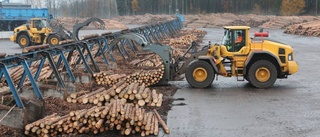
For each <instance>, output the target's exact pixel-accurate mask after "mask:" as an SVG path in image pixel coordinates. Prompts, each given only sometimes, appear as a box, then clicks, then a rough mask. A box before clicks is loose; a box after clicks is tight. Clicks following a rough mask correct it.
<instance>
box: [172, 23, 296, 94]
mask: <svg viewBox="0 0 320 137" xmlns="http://www.w3.org/2000/svg"><path fill="white" fill-rule="evenodd" d="M249 30H250V27H247V26H226V27H224V36H223V40H222V43H221V44H214V45H209V46H207V47H204V48H203V49H202V50H201V51H198V52H195V53H193V54H192V55H191V57H190V58H185V57H184V56H181V57H180V58H179V59H178V61H177V62H176V63H175V67H174V68H175V70H173V74H174V75H175V76H176V75H181V74H183V73H185V77H186V80H187V81H188V83H189V84H190V85H191V86H192V87H196V88H205V87H208V86H210V85H211V83H212V82H213V80H214V79H215V77H216V76H218V75H220V76H224V77H236V78H237V80H238V81H244V80H247V81H248V82H249V83H251V84H252V85H253V86H255V87H257V88H269V87H271V86H272V85H273V84H274V83H275V81H276V79H277V78H287V76H288V75H291V74H294V73H296V72H297V71H298V64H297V63H296V62H295V61H294V56H293V54H294V53H293V48H292V47H291V46H289V45H287V44H283V43H280V42H276V41H274V40H271V39H269V38H267V37H268V36H269V34H268V32H263V30H262V29H261V30H260V31H259V32H256V33H254V37H253V38H250V34H249ZM239 34H240V35H242V36H241V37H242V40H241V41H239V42H237V40H238V39H237V37H239V36H238V35H239ZM180 62H184V64H183V65H182V66H181V67H179V63H180Z"/></svg>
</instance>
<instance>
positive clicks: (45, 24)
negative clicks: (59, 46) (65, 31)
mask: <svg viewBox="0 0 320 137" xmlns="http://www.w3.org/2000/svg"><path fill="white" fill-rule="evenodd" d="M41 25H42V27H44V28H46V27H47V26H48V24H47V20H45V19H43V20H41Z"/></svg>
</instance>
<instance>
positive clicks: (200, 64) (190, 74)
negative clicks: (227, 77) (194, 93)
mask: <svg viewBox="0 0 320 137" xmlns="http://www.w3.org/2000/svg"><path fill="white" fill-rule="evenodd" d="M199 69H200V71H202V72H204V71H205V73H206V76H204V77H203V80H202V79H201V80H197V78H195V76H194V73H195V71H199ZM185 75H186V79H187V81H188V83H189V84H190V85H191V86H192V87H194V88H206V87H208V86H210V85H211V84H212V81H213V80H214V77H215V73H214V70H213V68H212V66H211V65H210V64H209V63H208V62H205V61H203V60H196V61H193V62H191V63H190V64H189V66H188V68H187V71H186V73H185ZM200 75H201V74H200Z"/></svg>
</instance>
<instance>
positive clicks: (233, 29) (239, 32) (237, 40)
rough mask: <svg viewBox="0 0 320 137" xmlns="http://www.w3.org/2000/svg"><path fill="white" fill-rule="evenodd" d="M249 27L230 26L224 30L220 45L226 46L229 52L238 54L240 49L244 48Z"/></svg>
mask: <svg viewBox="0 0 320 137" xmlns="http://www.w3.org/2000/svg"><path fill="white" fill-rule="evenodd" d="M248 29H249V27H245V26H230V27H225V28H224V36H223V39H222V45H224V46H226V48H227V50H228V51H229V52H238V51H240V50H241V48H242V47H244V46H246V45H247V44H246V43H247V41H248V37H247V35H248V34H247V33H248Z"/></svg>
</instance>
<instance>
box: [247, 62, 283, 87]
mask: <svg viewBox="0 0 320 137" xmlns="http://www.w3.org/2000/svg"><path fill="white" fill-rule="evenodd" d="M276 80H277V69H276V67H275V66H274V65H273V64H272V63H271V62H270V61H267V60H260V61H257V62H255V63H253V64H252V65H251V66H250V68H249V72H248V81H249V82H250V83H251V84H252V85H253V86H255V87H257V88H269V87H271V86H272V85H273V84H274V83H275V82H276Z"/></svg>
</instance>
